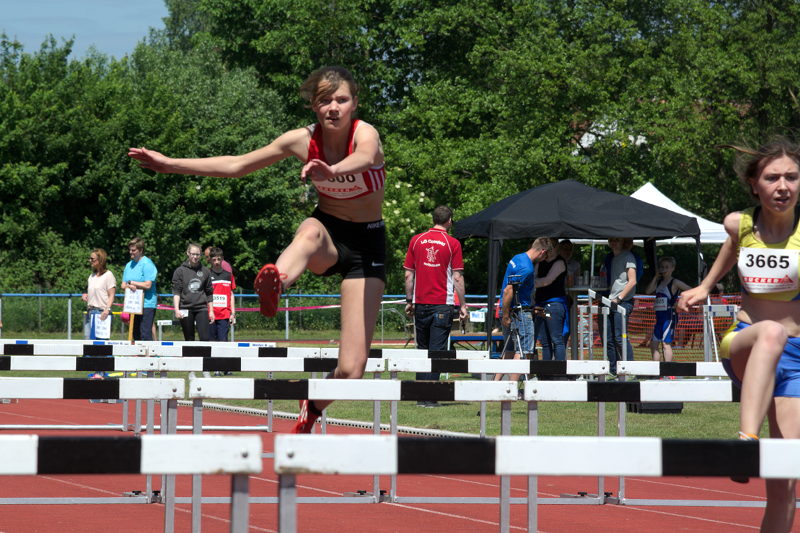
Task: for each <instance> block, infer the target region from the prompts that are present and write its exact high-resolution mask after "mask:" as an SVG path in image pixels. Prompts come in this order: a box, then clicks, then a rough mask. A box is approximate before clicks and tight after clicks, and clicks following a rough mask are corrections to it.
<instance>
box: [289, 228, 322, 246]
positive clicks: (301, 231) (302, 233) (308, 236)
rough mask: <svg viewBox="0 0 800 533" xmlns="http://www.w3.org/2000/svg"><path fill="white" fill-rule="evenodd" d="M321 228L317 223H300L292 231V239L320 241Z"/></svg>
mask: <svg viewBox="0 0 800 533" xmlns="http://www.w3.org/2000/svg"><path fill="white" fill-rule="evenodd" d="M323 236H324V233H323V229H322V227H321V226H319V225H317V224H301V225H300V227H299V228H297V231H296V232H295V233H294V240H296V241H297V240H304V241H309V242H314V243H319V242H322V238H323Z"/></svg>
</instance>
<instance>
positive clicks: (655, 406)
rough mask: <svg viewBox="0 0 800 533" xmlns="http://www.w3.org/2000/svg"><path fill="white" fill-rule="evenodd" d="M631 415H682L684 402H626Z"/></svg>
mask: <svg viewBox="0 0 800 533" xmlns="http://www.w3.org/2000/svg"><path fill="white" fill-rule="evenodd" d="M626 406H627V411H628V412H629V413H640V414H680V413H682V412H683V402H626Z"/></svg>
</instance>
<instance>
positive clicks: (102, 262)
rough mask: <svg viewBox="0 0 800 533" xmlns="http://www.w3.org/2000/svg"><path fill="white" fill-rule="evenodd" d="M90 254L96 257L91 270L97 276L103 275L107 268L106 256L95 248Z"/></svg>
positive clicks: (100, 249) (102, 251) (101, 250)
mask: <svg viewBox="0 0 800 533" xmlns="http://www.w3.org/2000/svg"><path fill="white" fill-rule="evenodd" d="M92 253H93V254H94V255H96V256H97V263H95V264H94V265H92V269H93V270H94V271H95V272H96V273H97V275H98V276H99V275H101V274H104V273H105V271H106V270H108V267H107V266H106V265H107V264H108V254H107V253H106V251H105V250H103V249H102V248H95V249H94V250H92Z"/></svg>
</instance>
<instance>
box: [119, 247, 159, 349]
mask: <svg viewBox="0 0 800 533" xmlns="http://www.w3.org/2000/svg"><path fill="white" fill-rule="evenodd" d="M128 252H129V253H130V255H131V260H130V261H129V262H128V264H127V265H125V270H124V271H123V272H122V284H121V285H120V288H121V289H123V290H125V289H131V290H143V291H144V309H143V312H142V314H141V315H133V340H136V341H138V340H143V341H151V340H153V319H154V318H155V316H156V304H157V303H158V295H157V294H156V276H158V269H156V265H155V264H154V263H153V261H151V260H150V258H149V257H147V256H145V255H144V240H143V239H142V238H141V237H134V238H133V239H131V240H130V242H128Z"/></svg>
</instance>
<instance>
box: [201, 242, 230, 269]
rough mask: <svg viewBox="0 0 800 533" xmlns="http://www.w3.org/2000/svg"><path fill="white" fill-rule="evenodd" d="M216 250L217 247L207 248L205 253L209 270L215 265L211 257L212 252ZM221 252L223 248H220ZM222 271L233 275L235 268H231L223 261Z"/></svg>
mask: <svg viewBox="0 0 800 533" xmlns="http://www.w3.org/2000/svg"><path fill="white" fill-rule="evenodd" d="M214 248H216V246H206V249H205V250H204V251H203V255H205V258H206V263H208V268H209V269H210V268H211V265H212V264H213V263H212V262H211V257H212V256H211V252H212V251H213V250H214ZM220 250H221V248H220ZM222 270H224V271H225V272H230V273H231V274H233V267H232V266H231V264H230V263H228V262H227V261H225V259H223V260H222Z"/></svg>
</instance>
